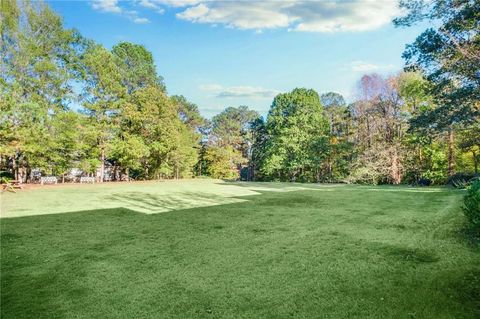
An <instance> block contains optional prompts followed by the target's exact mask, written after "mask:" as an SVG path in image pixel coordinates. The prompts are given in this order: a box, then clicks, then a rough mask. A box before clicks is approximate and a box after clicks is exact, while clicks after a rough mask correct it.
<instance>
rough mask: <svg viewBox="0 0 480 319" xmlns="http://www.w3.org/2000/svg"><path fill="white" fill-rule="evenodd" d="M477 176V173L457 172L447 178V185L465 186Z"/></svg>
mask: <svg viewBox="0 0 480 319" xmlns="http://www.w3.org/2000/svg"><path fill="white" fill-rule="evenodd" d="M477 177H478V175H475V174H471V173H457V174H454V175H452V176H450V177H449V178H448V180H447V185H450V186H453V187H456V188H465V187H467V186H468V185H469V184H470V183H471V182H472V181H473V180H474V179H475V178H477Z"/></svg>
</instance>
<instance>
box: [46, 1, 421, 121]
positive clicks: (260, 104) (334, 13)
mask: <svg viewBox="0 0 480 319" xmlns="http://www.w3.org/2000/svg"><path fill="white" fill-rule="evenodd" d="M48 3H49V4H50V6H51V7H53V9H54V10H55V11H56V12H58V13H59V14H60V15H61V16H63V18H64V22H65V25H66V26H67V27H74V28H77V29H78V30H80V32H81V33H82V34H83V35H84V36H86V37H88V38H91V39H94V40H95V41H97V42H99V43H102V44H103V45H105V46H106V47H108V48H111V47H112V46H113V45H114V44H115V43H117V42H119V41H130V42H134V43H140V44H143V45H145V47H146V48H147V49H148V50H150V51H151V52H152V53H153V56H154V58H155V62H156V65H157V69H158V73H159V74H160V75H162V76H163V77H164V79H165V83H166V85H167V90H168V92H169V94H182V95H184V96H185V97H187V99H189V100H190V101H192V102H194V103H196V104H197V105H198V106H199V108H200V111H201V113H202V114H203V115H204V116H207V117H211V116H213V115H214V114H216V113H219V112H220V111H221V110H223V109H224V108H225V107H227V106H238V105H248V106H249V107H251V108H253V109H255V110H257V111H259V112H260V113H262V114H265V113H266V112H267V111H268V109H269V107H270V104H271V102H272V99H273V96H274V95H275V94H277V93H279V92H286V91H290V90H292V89H293V88H295V87H307V88H313V89H315V90H317V91H318V92H319V93H324V92H328V91H334V92H339V93H341V94H343V95H344V96H345V97H346V98H347V100H352V99H353V98H354V88H355V84H356V82H357V80H358V79H359V78H360V77H361V75H362V74H365V73H372V72H377V73H382V74H393V73H396V72H398V71H399V70H401V68H402V66H403V60H402V58H401V54H402V52H403V50H404V48H405V45H406V44H407V43H410V42H412V41H413V40H414V39H415V37H416V36H417V35H418V34H420V32H421V31H422V29H423V28H422V27H416V28H408V29H403V28H394V27H393V25H392V24H391V23H390V21H391V19H392V17H394V16H397V15H399V14H401V13H400V11H399V10H398V8H397V7H396V2H394V1H388V0H387V1H373V0H349V1H341V2H337V1H301V0H290V1H275V0H271V1H247V0H243V1H202V0H200V1H198V0H177V1H175V0H136V1H129V2H122V1H116V0H95V1H48Z"/></svg>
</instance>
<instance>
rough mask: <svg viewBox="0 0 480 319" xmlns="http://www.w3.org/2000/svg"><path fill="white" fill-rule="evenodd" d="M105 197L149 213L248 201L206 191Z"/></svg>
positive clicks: (136, 193)
mask: <svg viewBox="0 0 480 319" xmlns="http://www.w3.org/2000/svg"><path fill="white" fill-rule="evenodd" d="M105 199H106V200H114V201H116V202H119V203H122V204H124V205H122V206H123V207H125V208H129V209H132V210H137V211H140V212H142V213H147V214H148V213H160V212H168V211H172V210H183V209H189V208H195V207H205V206H216V205H223V204H232V203H238V202H242V201H246V199H244V198H241V197H234V196H230V197H228V196H221V195H217V194H214V193H206V192H205V193H204V192H179V193H174V194H169V195H165V194H162V195H158V194H153V193H145V192H128V193H118V194H112V195H109V196H106V197H105Z"/></svg>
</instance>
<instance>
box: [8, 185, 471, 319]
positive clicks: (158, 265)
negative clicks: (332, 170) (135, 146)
mask: <svg viewBox="0 0 480 319" xmlns="http://www.w3.org/2000/svg"><path fill="white" fill-rule="evenodd" d="M461 196H462V193H461V192H459V191H453V190H448V189H441V188H438V189H435V188H408V187H366V186H343V185H337V186H335V185H332V186H328V185H301V184H280V183H279V184H275V183H224V182H220V181H210V180H193V181H178V182H164V183H134V184H121V185H119V184H116V185H112V184H109V185H81V186H64V187H45V188H42V189H36V190H25V191H22V192H18V193H16V194H12V193H4V194H3V195H2V199H1V202H2V212H1V214H2V217H3V218H2V219H1V220H0V222H1V305H0V306H1V318H3V319H7V318H16V319H18V318H249V319H253V318H255V319H256V318H479V317H480V252H479V249H478V247H477V246H472V245H469V244H468V242H467V241H466V240H465V239H464V236H463V234H462V227H463V217H462V214H461V210H460V205H461Z"/></svg>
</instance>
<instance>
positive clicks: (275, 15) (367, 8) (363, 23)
mask: <svg viewBox="0 0 480 319" xmlns="http://www.w3.org/2000/svg"><path fill="white" fill-rule="evenodd" d="M399 14H400V10H399V9H398V6H397V1H395V0H384V1H377V0H351V1H340V0H337V1H335V0H327V1H304V0H286V1H283V0H280V1H204V2H202V3H200V4H197V5H196V6H189V7H188V8H186V9H185V10H184V11H182V12H180V13H178V14H177V17H178V18H179V19H183V20H187V21H191V22H195V23H210V24H215V23H219V24H224V25H225V26H227V27H235V28H239V29H256V30H260V29H273V28H285V27H287V28H289V30H294V31H307V32H338V31H368V30H373V29H376V28H379V27H381V26H383V25H385V24H388V23H390V21H391V20H392V18H393V17H395V16H397V15H399Z"/></svg>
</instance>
